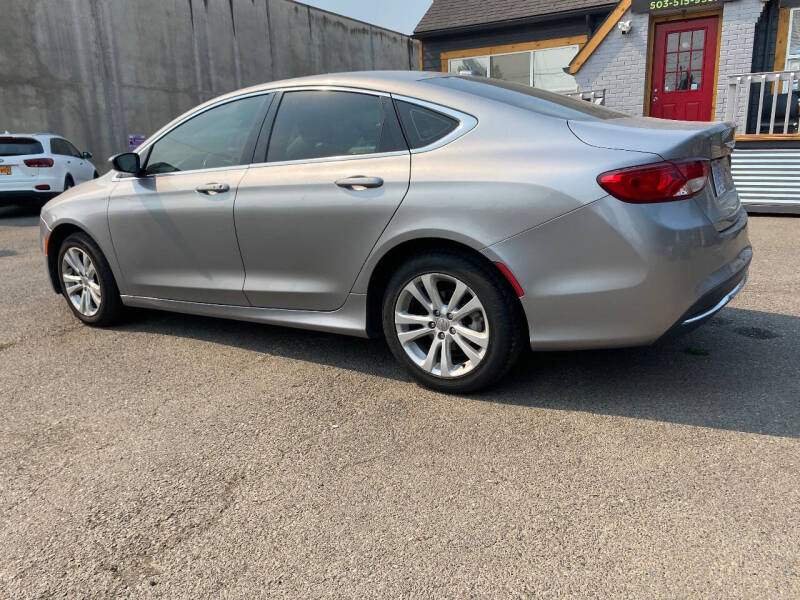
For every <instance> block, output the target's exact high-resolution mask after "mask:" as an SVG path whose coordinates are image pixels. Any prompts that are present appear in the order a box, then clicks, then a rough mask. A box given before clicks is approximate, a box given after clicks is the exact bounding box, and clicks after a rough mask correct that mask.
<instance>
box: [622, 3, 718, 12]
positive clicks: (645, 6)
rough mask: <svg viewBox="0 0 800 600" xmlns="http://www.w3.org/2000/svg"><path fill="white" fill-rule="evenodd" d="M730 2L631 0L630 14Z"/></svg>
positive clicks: (707, 6)
mask: <svg viewBox="0 0 800 600" xmlns="http://www.w3.org/2000/svg"><path fill="white" fill-rule="evenodd" d="M731 1H732V0H632V2H631V12H634V13H661V12H666V11H676V10H687V9H698V8H714V7H716V6H718V5H720V4H722V3H723V2H731Z"/></svg>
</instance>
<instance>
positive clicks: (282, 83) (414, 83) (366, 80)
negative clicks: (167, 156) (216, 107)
mask: <svg viewBox="0 0 800 600" xmlns="http://www.w3.org/2000/svg"><path fill="white" fill-rule="evenodd" d="M450 76H452V73H432V72H428V71H352V72H348V73H327V74H324V75H307V76H305V77H295V78H292V79H279V80H275V81H270V82H268V83H261V84H258V85H254V86H251V87H247V88H242V89H238V90H234V91H232V92H228V93H227V94H223V95H221V96H217V97H216V98H212V99H210V100H208V101H206V102H203V103H202V104H198V105H197V106H193V107H192V108H190V109H189V110H187V111H186V112H184V113H183V114H182V115H179V116H177V117H176V118H174V119H173V120H172V121H170V122H169V123H167V124H166V125H164V126H163V127H162V128H161V129H159V130H158V131H156V132H154V133H153V134H152V135H151V136H149V138H148V140H152V139H155V138H157V137H158V136H159V135H161V133H162V132H163V131H165V130H167V129H169V128H171V126H172V125H173V124H174V123H175V122H177V121H180V120H182V119H185V118H186V117H188V116H190V115H192V114H193V113H196V112H198V111H200V110H202V109H204V108H205V107H207V106H211V105H213V104H217V103H219V102H224V101H225V100H227V99H232V98H237V97H239V96H244V95H247V94H252V93H256V92H262V91H263V92H266V91H269V90H278V89H282V88H290V87H303V86H332V87H344V88H355V89H362V90H372V91H381V92H387V93H392V94H397V95H405V96H411V97H415V96H422V98H421V99H423V100H429V101H431V102H436V101H437V99H439V98H441V99H442V100H444V99H447V98H448V97H452V95H453V92H451V91H447V90H443V89H442V90H437V89H436V88H435V87H434V86H426V85H425V84H424V83H422V82H424V81H425V80H429V79H434V78H436V77H450ZM148 146H149V144H148V143H145V144H143V145H142V146H140V148H142V149H144V148H146V147H148ZM137 151H138V149H137Z"/></svg>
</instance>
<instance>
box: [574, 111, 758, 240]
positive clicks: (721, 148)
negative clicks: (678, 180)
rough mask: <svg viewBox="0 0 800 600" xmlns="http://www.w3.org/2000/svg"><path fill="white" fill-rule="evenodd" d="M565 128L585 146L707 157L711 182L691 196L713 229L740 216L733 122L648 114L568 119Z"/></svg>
mask: <svg viewBox="0 0 800 600" xmlns="http://www.w3.org/2000/svg"><path fill="white" fill-rule="evenodd" d="M568 124H569V128H570V130H571V131H572V133H573V134H574V135H575V137H577V138H578V139H579V140H581V141H582V142H583V143H584V144H588V145H590V146H596V147H598V148H609V149H613V150H631V151H636V152H651V153H653V154H657V155H659V156H660V157H661V158H663V159H664V160H680V159H690V158H704V159H707V160H710V161H711V173H710V175H709V181H708V184H707V185H706V187H705V189H704V190H703V192H702V193H700V194H698V195H697V196H695V198H694V199H695V201H696V202H697V203H698V204H699V205H700V206H701V208H702V209H703V211H704V212H705V213H706V216H707V217H708V218H709V219H710V220H711V222H712V223H713V224H714V227H715V228H716V229H717V231H722V230H724V229H728V228H729V227H731V226H732V225H734V224H736V223H737V221H739V220H741V218H742V215H741V214H739V213H740V210H741V203H740V202H739V194H738V192H737V191H736V187H735V186H734V185H733V178H732V177H731V167H730V155H731V153H732V152H733V146H734V137H733V136H734V132H735V125H734V124H733V123H697V122H690V121H670V120H668V119H654V118H651V117H626V118H622V119H608V120H604V121H590V120H586V121H584V120H570V121H568Z"/></svg>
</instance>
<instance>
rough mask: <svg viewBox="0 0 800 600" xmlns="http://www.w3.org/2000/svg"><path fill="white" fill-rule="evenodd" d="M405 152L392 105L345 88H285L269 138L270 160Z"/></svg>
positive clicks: (381, 99)
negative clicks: (340, 89) (345, 90)
mask: <svg viewBox="0 0 800 600" xmlns="http://www.w3.org/2000/svg"><path fill="white" fill-rule="evenodd" d="M396 150H407V147H406V145H405V140H403V137H402V132H401V130H400V128H399V124H398V123H397V117H396V115H395V114H394V110H393V108H392V106H391V104H390V103H388V102H384V101H383V98H382V97H381V96H375V95H372V94H363V93H359V92H344V91H327V90H319V91H314V90H312V91H297V92H285V93H284V94H283V98H282V99H281V104H280V107H279V108H278V114H277V116H276V118H275V124H274V126H273V128H272V135H271V136H270V141H269V149H268V150H267V161H268V162H279V161H286V160H309V159H314V158H326V157H330V156H357V155H363V154H376V153H381V152H392V151H396Z"/></svg>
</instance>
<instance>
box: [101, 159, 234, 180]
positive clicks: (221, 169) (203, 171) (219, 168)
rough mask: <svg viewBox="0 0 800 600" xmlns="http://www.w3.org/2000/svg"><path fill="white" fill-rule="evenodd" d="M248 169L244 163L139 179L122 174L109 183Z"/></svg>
mask: <svg viewBox="0 0 800 600" xmlns="http://www.w3.org/2000/svg"><path fill="white" fill-rule="evenodd" d="M249 168H250V163H245V164H241V165H231V166H229V167H211V168H208V169H191V170H189V171H168V172H166V173H151V174H150V175H142V176H141V177H137V176H136V175H123V174H122V173H116V174H115V175H114V177H112V178H111V181H123V180H125V179H150V178H152V177H164V176H165V175H170V176H172V175H191V174H195V173H215V172H217V171H233V170H234V169H241V170H246V169H249Z"/></svg>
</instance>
